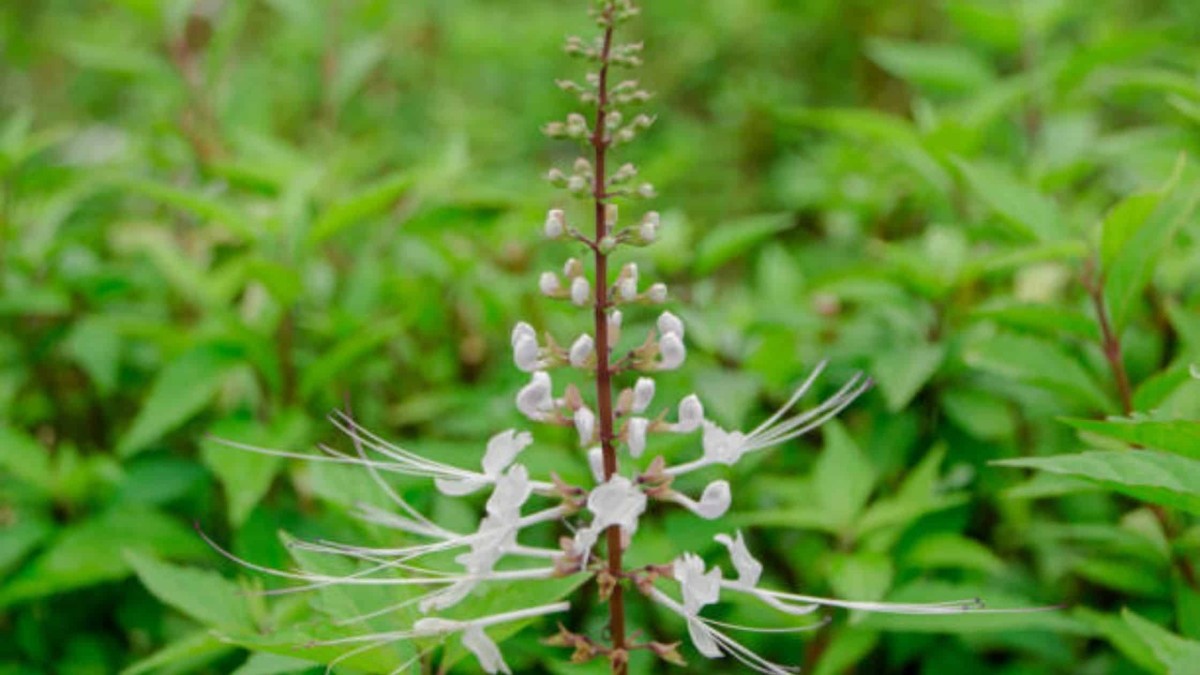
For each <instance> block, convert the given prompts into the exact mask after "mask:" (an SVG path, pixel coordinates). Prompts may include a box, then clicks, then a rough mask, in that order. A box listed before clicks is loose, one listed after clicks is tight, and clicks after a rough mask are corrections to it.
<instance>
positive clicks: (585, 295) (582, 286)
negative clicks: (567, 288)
mask: <svg viewBox="0 0 1200 675" xmlns="http://www.w3.org/2000/svg"><path fill="white" fill-rule="evenodd" d="M591 292H592V287H591V284H589V283H588V280H587V277H585V276H583V275H580V276H577V277H575V278H574V279H572V280H571V302H573V303H574V304H575V305H576V306H578V307H583V306H584V305H586V304H587V303H588V299H589V298H590V296H591Z"/></svg>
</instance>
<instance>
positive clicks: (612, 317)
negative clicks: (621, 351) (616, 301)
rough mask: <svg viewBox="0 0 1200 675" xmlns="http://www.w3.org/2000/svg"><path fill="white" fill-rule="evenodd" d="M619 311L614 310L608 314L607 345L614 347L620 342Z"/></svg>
mask: <svg viewBox="0 0 1200 675" xmlns="http://www.w3.org/2000/svg"><path fill="white" fill-rule="evenodd" d="M622 318H623V317H622V315H621V310H619V309H614V310H613V311H611V312H609V314H608V344H610V345H614V344H616V343H617V342H619V341H620V340H621V319H622Z"/></svg>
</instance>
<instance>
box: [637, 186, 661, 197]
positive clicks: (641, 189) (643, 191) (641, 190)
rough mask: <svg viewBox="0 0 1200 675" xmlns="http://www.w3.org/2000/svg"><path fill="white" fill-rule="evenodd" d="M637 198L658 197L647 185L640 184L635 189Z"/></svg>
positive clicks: (652, 188) (651, 187) (655, 191)
mask: <svg viewBox="0 0 1200 675" xmlns="http://www.w3.org/2000/svg"><path fill="white" fill-rule="evenodd" d="M637 193H638V196H639V197H641V198H643V199H653V198H654V197H657V196H658V191H657V190H655V189H654V186H653V185H651V184H649V183H642V184H641V185H639V186H638V189H637Z"/></svg>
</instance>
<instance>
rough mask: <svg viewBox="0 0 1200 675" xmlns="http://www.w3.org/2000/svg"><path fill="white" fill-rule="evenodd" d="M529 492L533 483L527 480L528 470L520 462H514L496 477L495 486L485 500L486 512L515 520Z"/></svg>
mask: <svg viewBox="0 0 1200 675" xmlns="http://www.w3.org/2000/svg"><path fill="white" fill-rule="evenodd" d="M531 494H533V485H532V484H531V483H530V482H529V471H528V470H527V469H526V468H525V466H524V465H522V464H514V465H513V466H512V468H510V469H509V470H508V472H507V473H505V474H503V475H502V476H500V477H499V478H497V479H496V488H495V489H494V490H492V496H491V497H489V498H488V501H487V512H488V514H489V515H493V516H496V517H497V518H504V519H510V520H515V519H516V518H517V517H519V516H520V515H521V507H522V506H524V505H525V502H526V500H528V499H529V495H531Z"/></svg>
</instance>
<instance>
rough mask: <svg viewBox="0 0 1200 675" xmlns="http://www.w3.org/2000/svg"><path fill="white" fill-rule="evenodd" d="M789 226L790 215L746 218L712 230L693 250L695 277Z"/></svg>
mask: <svg viewBox="0 0 1200 675" xmlns="http://www.w3.org/2000/svg"><path fill="white" fill-rule="evenodd" d="M791 225H792V216H791V214H788V213H776V214H766V215H760V216H750V217H748V218H743V219H741V220H737V221H734V222H732V223H724V224H722V225H721V226H720V227H716V228H713V229H712V230H711V231H710V232H709V233H708V235H707V236H705V237H704V239H702V240H701V241H700V245H699V246H698V247H697V249H696V262H695V267H694V270H695V274H696V275H697V276H705V275H708V274H710V273H712V272H713V271H714V270H716V269H717V268H718V267H720V266H722V265H724V264H725V263H727V262H729V261H730V260H733V259H734V258H736V257H738V256H740V255H743V254H745V253H746V252H747V251H749V250H750V249H752V248H753V247H754V246H755V245H756V244H758V243H759V242H761V241H763V240H765V239H768V238H770V237H771V236H773V235H775V234H777V233H779V232H782V231H783V230H786V229H788V228H789V227H791Z"/></svg>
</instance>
